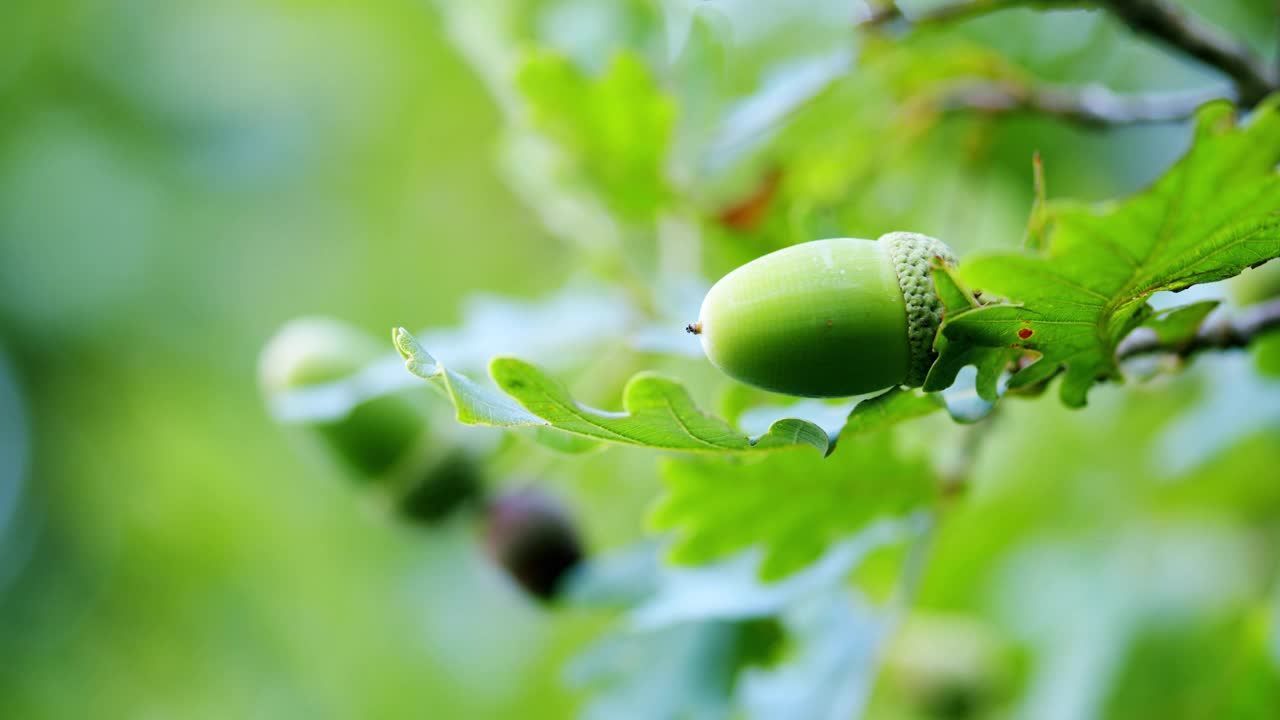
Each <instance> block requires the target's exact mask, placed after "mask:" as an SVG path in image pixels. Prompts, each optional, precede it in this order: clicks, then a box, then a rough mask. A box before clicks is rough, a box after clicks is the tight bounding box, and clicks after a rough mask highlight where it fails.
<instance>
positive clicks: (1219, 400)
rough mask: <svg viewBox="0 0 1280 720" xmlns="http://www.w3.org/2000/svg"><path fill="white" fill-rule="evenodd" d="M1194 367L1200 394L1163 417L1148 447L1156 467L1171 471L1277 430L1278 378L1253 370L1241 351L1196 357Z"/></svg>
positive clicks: (1279, 421) (1279, 424) (1181, 470)
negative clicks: (1200, 382) (1200, 381)
mask: <svg viewBox="0 0 1280 720" xmlns="http://www.w3.org/2000/svg"><path fill="white" fill-rule="evenodd" d="M1195 372H1197V373H1198V374H1200V376H1201V377H1202V378H1203V381H1204V397H1203V399H1202V400H1201V401H1200V402H1199V403H1197V404H1196V405H1195V406H1194V407H1193V408H1192V409H1191V410H1189V411H1188V412H1187V413H1186V414H1184V415H1181V416H1179V417H1177V418H1175V419H1174V420H1173V422H1171V423H1169V425H1168V426H1166V427H1165V428H1164V430H1163V431H1162V432H1161V433H1160V435H1159V436H1158V438H1157V439H1156V442H1155V443H1154V444H1153V446H1152V448H1151V454H1152V460H1153V461H1154V462H1155V463H1156V465H1157V467H1160V468H1161V469H1162V470H1164V471H1165V472H1167V473H1171V474H1174V475H1181V474H1184V473H1186V472H1189V471H1191V470H1194V469H1195V468H1197V467H1199V466H1200V465H1203V464H1204V463H1205V462H1207V461H1209V460H1210V459H1212V458H1213V457H1214V456H1215V455H1217V454H1218V453H1221V452H1225V451H1227V450H1229V449H1230V448H1231V447H1232V446H1233V445H1234V444H1236V443H1238V442H1240V441H1241V440H1244V439H1245V438H1247V437H1249V436H1250V435H1253V434H1258V433H1267V432H1272V433H1276V432H1280V379H1276V378H1271V377H1266V376H1259V375H1258V374H1257V373H1255V372H1253V369H1252V368H1251V367H1250V366H1249V362H1248V359H1247V358H1246V357H1244V356H1241V355H1225V354H1224V355H1211V356H1205V357H1202V358H1200V359H1199V361H1198V362H1197V366H1196V368H1195ZM1243 408H1248V409H1249V410H1248V411H1247V412H1246V411H1242V409H1243Z"/></svg>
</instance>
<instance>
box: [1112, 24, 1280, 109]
mask: <svg viewBox="0 0 1280 720" xmlns="http://www.w3.org/2000/svg"><path fill="white" fill-rule="evenodd" d="M1097 1H1098V3H1099V4H1100V5H1101V6H1102V7H1104V8H1106V9H1107V10H1109V11H1110V12H1111V13H1112V14H1113V15H1115V16H1116V17H1117V18H1119V19H1120V20H1121V21H1123V22H1124V23H1125V24H1126V25H1128V26H1129V28H1130V29H1132V30H1133V31H1134V32H1136V33H1138V34H1141V35H1147V36H1150V37H1153V38H1155V39H1157V40H1160V41H1161V42H1163V43H1165V44H1166V45H1168V46H1170V47H1172V48H1173V49H1175V50H1177V51H1178V52H1181V53H1183V54H1185V55H1188V56H1190V57H1192V58H1195V59H1196V60H1199V61H1200V62H1202V63H1204V64H1205V65H1208V66H1210V67H1214V68H1217V69H1218V70H1220V71H1222V72H1223V73H1224V74H1226V75H1227V76H1228V77H1230V78H1231V80H1232V81H1233V82H1234V83H1235V86H1236V92H1237V94H1238V96H1239V97H1238V98H1237V100H1239V102H1240V104H1241V105H1244V106H1245V107H1253V106H1254V105H1257V104H1258V102H1259V101H1261V100H1262V99H1263V98H1264V97H1266V96H1267V95H1268V94H1270V93H1271V92H1272V91H1274V90H1276V77H1275V74H1274V73H1273V72H1272V71H1271V69H1270V68H1268V67H1267V66H1266V64H1265V63H1263V62H1262V61H1261V60H1260V59H1259V58H1258V57H1257V56H1256V55H1254V53H1253V52H1252V51H1250V50H1249V48H1247V47H1245V46H1244V45H1243V44H1241V43H1239V42H1237V41H1236V40H1235V39H1233V38H1232V37H1230V36H1229V35H1227V34H1226V33H1224V32H1222V31H1221V30H1218V29H1217V28H1215V27H1213V26H1211V25H1209V24H1208V23H1205V22H1204V21H1202V20H1200V19H1198V18H1196V17H1194V16H1192V15H1190V14H1188V13H1187V12H1186V11H1185V10H1183V9H1182V8H1181V7H1179V6H1178V5H1177V4H1175V3H1174V2H1172V1H1171V0H1097Z"/></svg>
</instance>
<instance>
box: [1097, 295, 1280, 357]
mask: <svg viewBox="0 0 1280 720" xmlns="http://www.w3.org/2000/svg"><path fill="white" fill-rule="evenodd" d="M1276 330H1280V298H1275V299H1272V300H1269V301H1267V302H1264V303H1260V304H1258V305H1251V306H1249V307H1247V308H1245V309H1243V310H1241V311H1240V312H1239V313H1238V314H1237V315H1236V316H1235V317H1229V316H1227V315H1225V314H1223V313H1214V314H1213V315H1210V316H1209V318H1208V319H1207V320H1205V322H1204V324H1203V325H1201V326H1200V330H1199V332H1197V333H1196V335H1195V337H1194V338H1192V339H1191V340H1190V341H1188V342H1185V343H1182V344H1180V345H1171V344H1166V343H1163V342H1161V340H1160V338H1159V337H1158V336H1157V335H1156V332H1155V331H1154V330H1152V329H1151V328H1146V327H1141V328H1138V329H1137V330H1134V331H1133V332H1132V333H1130V334H1129V336H1128V337H1126V338H1125V339H1124V340H1123V341H1122V342H1121V343H1120V345H1119V347H1117V348H1116V358H1117V359H1118V360H1127V359H1129V358H1133V357H1137V356H1140V355H1155V354H1167V355H1177V356H1178V357H1182V358H1187V357H1191V356H1192V355H1195V354H1196V353H1198V352H1202V351H1204V350H1229V349H1232V348H1242V347H1248V345H1249V344H1250V343H1252V342H1253V341H1254V339H1256V338H1257V337H1258V336H1260V335H1262V334H1263V333H1267V332H1272V331H1276Z"/></svg>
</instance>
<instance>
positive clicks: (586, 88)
mask: <svg viewBox="0 0 1280 720" xmlns="http://www.w3.org/2000/svg"><path fill="white" fill-rule="evenodd" d="M517 82H518V85H519V87H520V90H521V91H522V92H523V94H524V96H525V98H526V100H527V101H528V105H529V110H530V113H531V116H532V120H533V123H534V126H535V127H536V128H537V129H538V130H540V131H541V132H543V133H545V134H546V135H547V136H548V137H550V138H551V139H552V140H554V141H555V142H556V143H557V144H558V145H559V147H560V149H561V150H562V153H563V155H562V160H563V162H564V170H565V171H566V173H567V175H568V178H569V179H572V180H574V181H577V182H583V183H589V184H591V185H592V186H594V187H595V188H596V189H597V190H599V191H600V192H601V193H602V195H603V197H604V199H605V202H606V203H607V204H608V205H609V207H610V208H612V209H613V210H614V211H616V212H618V213H619V214H621V215H622V216H624V217H627V218H632V219H648V218H650V217H652V216H653V214H654V212H655V211H656V210H657V209H658V208H660V207H661V206H662V205H663V204H665V203H666V202H667V200H668V197H669V194H670V191H669V190H668V187H667V182H666V179H665V178H664V176H663V163H664V160H665V158H666V153H667V146H668V143H669V142H670V138H671V132H672V125H673V121H674V116H675V110H674V107H673V104H672V102H671V100H670V98H668V97H667V96H666V95H665V94H664V93H663V92H662V91H661V89H659V87H658V86H657V84H656V83H655V82H654V79H653V77H652V76H651V75H650V73H649V71H648V69H647V68H646V67H645V66H644V64H643V63H642V62H641V61H640V60H639V59H638V58H636V57H635V56H634V55H630V54H627V53H619V54H617V55H615V56H614V57H613V59H612V60H610V62H609V65H608V67H607V68H606V69H605V72H604V73H603V74H602V75H601V76H600V77H598V78H591V77H588V76H587V75H586V74H584V73H583V72H582V71H581V70H579V69H578V68H577V67H575V66H574V65H573V64H572V63H571V62H570V61H569V60H568V59H566V58H564V57H561V56H557V55H548V54H539V55H534V56H532V57H530V58H529V59H528V60H527V61H526V62H525V64H524V66H523V67H522V68H521V69H520V72H519V77H518V79H517Z"/></svg>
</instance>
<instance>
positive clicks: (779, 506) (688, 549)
mask: <svg viewBox="0 0 1280 720" xmlns="http://www.w3.org/2000/svg"><path fill="white" fill-rule="evenodd" d="M662 474H663V481H664V484H665V485H666V487H667V495H666V496H665V497H663V498H662V499H661V500H660V501H659V503H658V505H657V506H656V507H655V508H654V510H653V512H652V514H651V516H650V523H651V525H653V526H654V527H655V528H659V529H665V530H673V531H675V533H676V541H675V544H674V546H673V548H672V553H671V557H672V559H673V560H675V561H676V562H680V563H688V564H698V563H705V562H708V561H711V560H716V559H719V558H722V557H724V556H726V555H728V554H730V553H733V552H735V551H738V550H741V549H743V548H747V547H750V546H752V545H760V546H762V547H763V550H764V553H765V558H764V561H763V562H762V563H761V566H760V574H761V577H763V578H765V579H767V580H776V579H778V578H781V577H783V576H786V575H788V574H790V573H793V572H795V571H797V570H799V569H800V568H802V567H804V566H806V565H808V564H809V563H811V562H813V561H814V560H816V559H817V558H818V557H820V556H821V555H822V554H823V553H824V552H825V551H826V550H827V549H828V548H829V547H830V546H831V545H833V544H836V543H838V542H840V541H841V540H843V539H845V538H847V537H848V536H850V535H852V534H854V533H856V532H858V531H859V530H861V529H862V528H864V527H866V526H867V524H868V523H870V522H871V521H873V520H874V519H876V518H881V517H885V516H893V515H903V514H906V513H907V512H909V511H910V510H912V509H913V508H915V507H918V506H919V505H920V504H922V503H924V502H926V501H927V500H928V499H929V498H930V497H931V496H932V494H933V492H934V487H935V475H934V471H933V469H932V468H931V467H930V466H929V463H928V462H927V461H926V460H925V459H924V458H921V457H914V456H907V455H905V454H903V453H900V452H899V451H898V450H897V449H896V448H895V446H894V443H893V437H892V435H891V433H887V432H880V433H872V434H868V435H854V434H850V435H848V436H844V437H842V438H841V440H840V449H839V452H836V453H835V454H834V455H833V456H832V457H831V459H829V460H826V461H823V460H822V459H821V458H819V457H817V456H814V455H811V454H810V455H808V456H806V454H805V453H802V452H796V451H794V450H793V451H787V452H780V453H775V454H773V455H771V456H768V457H765V458H764V459H763V460H762V461H760V462H738V463H737V464H734V465H729V464H727V463H726V462H725V461H718V462H717V461H675V460H671V461H668V462H666V463H665V464H664V466H663V473H662Z"/></svg>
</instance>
